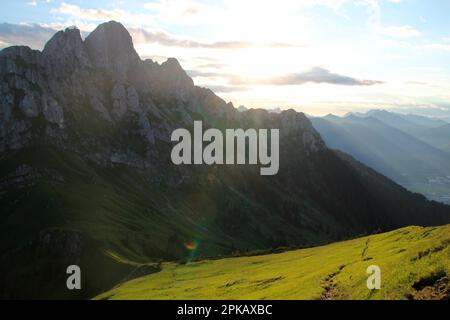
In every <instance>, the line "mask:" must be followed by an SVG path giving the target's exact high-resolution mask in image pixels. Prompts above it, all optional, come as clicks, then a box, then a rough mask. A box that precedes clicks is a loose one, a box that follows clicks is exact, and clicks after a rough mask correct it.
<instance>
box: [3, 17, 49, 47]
mask: <svg viewBox="0 0 450 320" xmlns="http://www.w3.org/2000/svg"><path fill="white" fill-rule="evenodd" d="M56 31H57V30H55V29H53V28H49V27H44V26H41V25H39V24H10V23H0V41H1V42H2V43H5V46H6V45H26V46H29V47H31V48H32V49H39V50H40V49H42V48H43V47H44V45H45V43H47V41H48V40H49V39H50V38H51V37H52V36H53V35H54V34H55V33H56Z"/></svg>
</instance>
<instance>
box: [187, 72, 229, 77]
mask: <svg viewBox="0 0 450 320" xmlns="http://www.w3.org/2000/svg"><path fill="white" fill-rule="evenodd" d="M186 73H187V74H188V75H189V76H190V77H192V78H195V77H202V78H219V77H221V78H223V77H228V75H227V74H224V73H219V72H207V71H200V70H187V71H186Z"/></svg>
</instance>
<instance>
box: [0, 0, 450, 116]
mask: <svg viewBox="0 0 450 320" xmlns="http://www.w3.org/2000/svg"><path fill="white" fill-rule="evenodd" d="M1 6H2V10H1V12H0V48H4V47H7V46H10V45H28V46H30V47H31V48H33V49H38V50H41V49H42V48H43V46H44V45H45V42H46V41H47V40H48V39H49V38H50V37H51V36H52V34H54V33H55V32H56V31H58V30H61V29H64V28H66V27H70V26H74V25H75V26H77V27H78V28H79V29H80V30H81V31H82V34H83V36H86V35H88V34H89V32H91V31H92V30H94V29H95V27H96V26H97V25H98V24H100V23H102V22H106V21H109V20H116V21H119V22H121V23H123V24H124V25H125V27H127V29H128V30H129V31H130V33H131V35H132V37H133V41H134V44H135V47H136V50H137V51H138V53H139V54H140V56H141V58H143V59H152V60H155V61H157V62H160V63H162V62H164V61H165V60H166V59H167V58H168V57H175V58H177V59H178V60H179V61H180V63H181V65H182V66H183V68H184V69H185V70H186V71H187V72H188V74H189V75H190V76H191V77H193V79H194V82H195V84H196V85H199V86H203V87H208V88H210V89H212V90H213V91H214V92H215V93H216V94H218V95H219V96H220V97H222V98H223V99H225V100H226V101H231V102H233V104H234V105H235V106H236V107H238V106H240V105H244V106H246V107H247V108H267V109H271V108H281V109H288V108H293V109H296V110H298V111H303V112H307V113H309V114H312V115H324V114H328V113H334V114H338V115H342V114H345V113H347V112H351V111H365V110H369V109H390V110H394V111H399V112H404V113H407V112H414V113H418V114H427V115H431V116H439V117H449V118H450V19H449V18H448V15H449V12H450V1H448V0H429V1H425V0H277V1H266V0H220V1H212V0H210V1H204V0H153V1H150V0H144V1H121V0H113V1H106V0H90V1H76V0H65V1H57V0H24V1H17V0H15V1H5V0H2V3H1Z"/></svg>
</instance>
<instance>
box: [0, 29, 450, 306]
mask: <svg viewBox="0 0 450 320" xmlns="http://www.w3.org/2000/svg"><path fill="white" fill-rule="evenodd" d="M0 79H1V81H0V93H1V95H0V213H1V214H0V298H88V297H92V296H94V295H96V294H98V293H100V292H102V291H105V290H107V289H110V288H111V287H112V286H114V285H115V284H117V283H118V282H119V281H122V280H124V279H129V278H130V277H131V278H132V277H135V276H136V274H139V272H141V271H142V270H136V266H137V265H138V264H139V263H150V262H151V263H153V264H156V265H157V264H158V263H160V262H161V261H181V262H186V261H190V260H193V259H197V258H201V257H203V258H204V257H217V256H220V255H230V254H232V253H235V252H247V251H250V250H257V249H270V248H277V247H280V246H289V245H292V246H310V245H316V244H323V243H328V242H332V241H336V240H340V239H345V238H350V237H355V236H357V235H360V234H364V233H372V232H375V231H381V230H391V229H394V228H399V227H402V226H408V225H438V224H445V223H449V222H450V207H449V206H446V205H443V204H440V203H437V202H433V201H428V200H427V199H426V198H425V197H423V196H421V195H419V194H413V193H411V192H409V191H407V190H406V189H404V188H403V187H401V186H399V185H398V184H396V183H395V182H393V181H391V180H389V179H388V178H386V177H384V176H382V175H380V174H379V173H377V172H376V171H374V170H372V169H370V168H368V167H367V166H365V165H364V164H362V163H361V162H358V161H356V160H355V159H353V158H352V157H351V156H349V155H347V154H344V153H342V152H339V151H334V150H331V149H329V148H328V147H327V146H326V145H325V143H324V141H323V140H322V138H321V136H320V135H319V133H318V132H317V131H316V130H315V129H314V127H313V126H312V124H311V122H310V121H309V120H308V119H307V117H306V116H305V115H304V114H303V113H299V112H295V111H293V110H287V111H283V112H279V113H269V112H268V111H265V110H248V111H245V110H244V111H243V112H238V111H237V110H236V109H235V108H234V107H233V105H232V104H231V103H226V102H225V101H223V100H222V99H220V98H219V97H218V96H216V95H215V94H214V93H213V92H212V91H211V90H208V89H205V88H200V87H197V86H195V85H194V82H193V81H192V79H191V78H190V77H189V76H188V75H187V74H186V72H185V71H184V70H183V69H182V67H181V66H180V64H179V63H178V61H177V60H176V59H173V58H171V59H168V60H167V61H166V62H164V63H162V64H158V63H156V62H153V61H152V60H141V58H140V57H139V56H138V54H137V53H136V51H135V49H134V46H133V41H132V38H131V36H130V34H129V33H128V32H127V30H126V29H125V28H124V27H123V26H122V25H121V24H120V23H117V22H109V23H105V24H102V25H100V26H98V27H97V28H96V29H95V30H94V31H93V32H92V33H91V34H90V35H89V36H88V37H87V38H86V39H85V40H83V39H82V37H81V35H80V31H79V30H77V29H75V28H69V29H67V30H65V31H60V32H58V33H56V34H55V35H54V36H53V37H52V38H51V39H50V40H49V41H48V43H47V44H46V46H45V48H44V50H43V51H42V52H41V51H35V50H31V49H30V48H28V47H10V48H6V49H4V50H2V51H1V52H0ZM351 119H354V120H352V121H353V122H354V123H355V124H354V125H355V126H360V127H359V128H360V129H359V131H358V133H357V135H360V137H358V138H359V139H358V140H353V139H352V140H350V141H351V142H352V143H355V144H356V146H359V144H357V143H360V141H364V139H362V138H363V134H364V133H365V132H367V131H370V132H374V131H376V130H378V131H380V132H383V131H385V136H386V139H388V137H389V136H390V135H389V132H391V135H392V136H395V137H396V138H395V141H397V142H396V144H395V145H389V146H387V147H386V150H387V151H389V152H391V153H393V154H395V156H396V157H398V158H399V160H402V161H404V163H401V165H399V166H398V167H396V168H394V169H395V170H394V169H393V173H396V174H398V176H399V177H401V176H402V173H404V170H402V168H401V166H402V165H403V166H405V167H408V166H409V165H410V163H411V162H412V161H406V160H407V159H405V158H404V157H402V156H401V155H400V154H398V153H399V152H397V151H398V147H399V146H401V145H403V144H405V145H406V146H405V147H409V148H410V149H412V150H415V151H416V155H415V157H423V159H426V160H427V161H430V162H433V163H435V166H436V168H435V170H436V172H439V175H443V174H444V172H445V171H446V170H447V166H446V163H445V160H446V159H447V158H445V153H444V152H443V151H439V150H437V149H435V148H433V147H430V146H428V145H427V144H425V143H422V142H420V141H419V140H417V139H415V140H411V138H410V137H409V136H408V135H407V134H406V133H402V132H401V131H399V130H397V129H394V128H391V127H389V126H387V125H385V124H383V123H382V122H381V121H379V120H377V119H375V118H370V119H369V118H368V119H363V118H358V117H351ZM194 120H201V121H203V125H204V127H205V128H206V127H208V128H211V127H213V128H217V129H219V130H222V131H223V130H225V129H226V128H244V129H247V128H256V129H258V128H265V129H271V128H277V129H280V169H279V173H278V174H277V175H276V176H261V175H260V173H259V167H257V166H249V165H239V166H223V165H215V166H206V165H198V166H176V165H174V164H173V163H172V161H171V158H170V153H171V149H172V146H173V143H172V142H171V139H170V137H171V133H172V132H173V130H175V129H177V128H186V129H188V130H191V131H192V129H193V122H194ZM324 121H326V123H329V124H332V126H331V128H338V129H339V128H341V127H340V126H339V125H338V124H337V123H335V122H333V121H329V120H324ZM359 122H361V125H358V123H359ZM366 122H367V123H372V124H371V126H372V128H373V129H370V130H369V129H364V125H365V123H366ZM389 130H390V131H389ZM336 132H337V133H342V135H343V136H344V137H346V136H349V137H352V133H351V132H347V131H345V130H337V131H336ZM325 136H326V135H325ZM366 139H367V140H368V139H373V140H374V141H366V145H367V146H369V147H370V145H371V144H375V142H376V139H375V136H374V135H373V134H372V135H368V134H366ZM408 144H409V145H410V146H409V145H408ZM410 149H408V150H410ZM355 150H357V149H355ZM370 150H372V152H373V153H374V155H375V156H377V157H378V158H376V159H380V161H381V160H383V159H384V156H385V155H384V154H383V153H380V152H377V150H376V149H374V148H373V147H372V148H371V149H370ZM370 155H371V154H370ZM407 158H409V157H407ZM385 165H386V166H389V163H385ZM413 168H416V169H417V168H418V169H420V170H421V174H422V176H423V177H431V176H433V177H434V173H435V171H433V172H432V175H430V173H429V172H427V170H428V169H427V168H428V167H424V168H422V167H420V166H419V167H418V166H413ZM413 168H411V169H408V171H407V172H411V171H413ZM408 178H409V176H408ZM324 263H326V262H325V261H324ZM72 264H76V265H79V266H80V267H81V270H82V275H83V284H82V286H83V290H81V291H68V290H67V288H66V278H67V274H66V268H67V266H68V265H72ZM148 268H150V267H149V266H148Z"/></svg>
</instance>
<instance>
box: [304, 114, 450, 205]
mask: <svg viewBox="0 0 450 320" xmlns="http://www.w3.org/2000/svg"><path fill="white" fill-rule="evenodd" d="M371 114H374V115H377V114H378V113H376V112H373V113H371ZM382 114H383V115H385V117H384V118H388V119H390V120H391V121H388V122H387V123H385V122H384V121H385V119H384V118H381V117H379V118H375V117H372V116H364V117H363V116H354V115H348V116H346V117H342V118H340V117H336V116H327V117H323V118H311V121H312V123H313V126H314V127H315V128H316V129H317V130H318V131H319V133H320V134H321V136H322V138H323V139H324V141H325V142H326V144H327V146H328V147H330V148H332V149H337V150H341V151H343V152H346V153H348V154H350V155H352V156H353V157H355V158H356V159H357V160H359V161H361V162H362V163H364V164H366V165H367V166H369V167H371V168H374V169H375V170H377V171H378V172H380V173H382V174H384V175H386V176H387V177H389V178H390V179H392V180H394V181H396V182H397V183H399V184H401V185H402V186H404V187H405V188H407V189H408V190H411V191H413V192H418V193H422V194H424V195H425V196H427V197H428V198H430V199H434V200H437V201H442V202H448V199H449V196H450V179H449V178H448V173H449V172H450V154H449V153H446V152H445V151H443V150H441V149H438V148H437V147H434V146H433V145H430V144H428V143H427V142H425V141H422V140H421V139H419V138H417V137H415V136H413V135H410V134H408V133H406V132H404V131H402V130H400V129H398V127H401V126H396V127H393V125H396V124H395V123H394V124H392V122H393V121H392V119H397V120H398V122H400V123H407V124H410V127H415V128H416V130H417V131H419V129H418V125H417V126H416V125H413V124H412V123H411V122H406V120H404V118H402V117H400V116H399V115H398V116H396V117H391V115H394V114H393V113H390V112H383V113H382ZM420 128H421V130H422V131H420V132H430V133H431V132H438V129H439V128H440V127H439V128H433V129H427V128H426V127H420ZM427 130H428V131H427ZM440 136H441V140H442V141H449V143H450V138H449V137H448V136H447V137H445V135H442V134H441V135H440ZM429 140H431V139H429ZM433 140H434V141H435V142H437V141H439V140H438V139H437V138H436V137H433Z"/></svg>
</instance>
